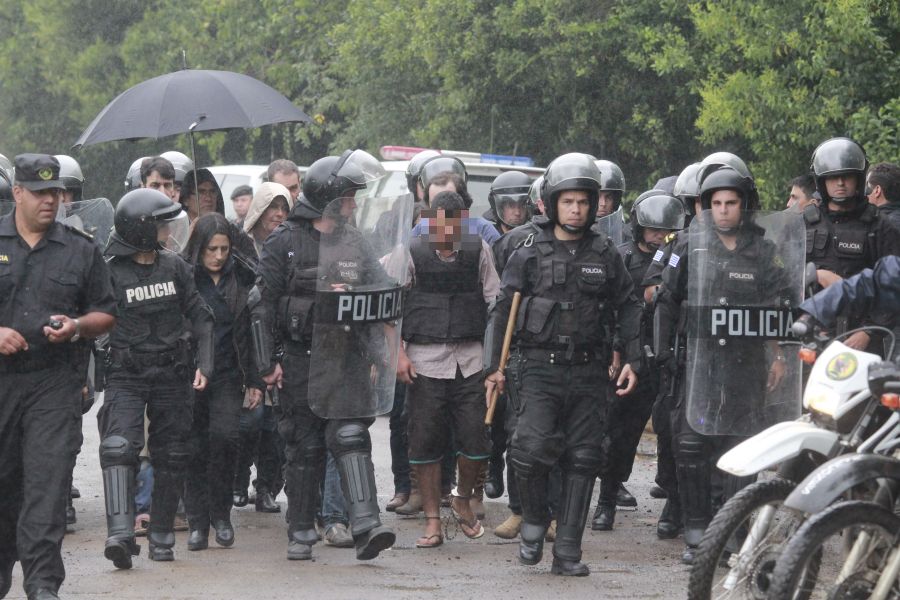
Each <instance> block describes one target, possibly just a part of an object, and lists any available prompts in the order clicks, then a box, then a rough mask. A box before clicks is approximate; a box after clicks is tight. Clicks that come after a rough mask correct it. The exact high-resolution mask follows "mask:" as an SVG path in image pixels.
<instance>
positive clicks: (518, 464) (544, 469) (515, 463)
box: [508, 448, 550, 477]
mask: <svg viewBox="0 0 900 600" xmlns="http://www.w3.org/2000/svg"><path fill="white" fill-rule="evenodd" d="M508 456H509V462H510V464H511V465H512V467H513V469H514V470H515V472H516V474H517V475H520V476H522V477H537V476H540V475H544V474H546V473H548V472H549V471H550V467H548V466H547V465H545V464H543V463H542V462H540V461H538V460H537V459H536V458H535V457H534V456H532V455H530V454H528V453H526V452H522V451H521V450H518V449H516V448H513V449H512V450H510V451H509V454H508Z"/></svg>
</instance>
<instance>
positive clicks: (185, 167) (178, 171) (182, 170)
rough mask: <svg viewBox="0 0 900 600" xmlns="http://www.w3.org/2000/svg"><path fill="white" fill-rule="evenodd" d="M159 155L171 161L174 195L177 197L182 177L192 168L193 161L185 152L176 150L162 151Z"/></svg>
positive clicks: (182, 182)
mask: <svg viewBox="0 0 900 600" xmlns="http://www.w3.org/2000/svg"><path fill="white" fill-rule="evenodd" d="M160 156H161V157H162V158H164V159H166V160H167V161H169V162H170V163H172V168H174V169H175V192H176V194H175V196H176V197H178V196H179V195H180V194H181V186H182V185H183V184H184V178H185V177H186V176H187V174H188V173H190V172H191V171H193V170H194V161H192V160H191V159H190V158H189V157H188V156H187V155H186V154H183V153H181V152H179V151H177V150H169V151H168V152H163V153H162V154H160Z"/></svg>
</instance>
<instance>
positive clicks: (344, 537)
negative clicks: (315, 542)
mask: <svg viewBox="0 0 900 600" xmlns="http://www.w3.org/2000/svg"><path fill="white" fill-rule="evenodd" d="M325 545H326V546H334V547H335V548H352V547H353V536H352V535H350V531H348V530H347V526H346V525H344V524H343V523H335V524H334V525H330V526H329V527H328V529H326V530H325Z"/></svg>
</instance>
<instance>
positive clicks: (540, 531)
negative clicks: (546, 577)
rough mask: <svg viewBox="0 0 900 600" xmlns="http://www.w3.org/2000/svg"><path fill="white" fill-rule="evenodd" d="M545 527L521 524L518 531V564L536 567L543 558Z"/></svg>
mask: <svg viewBox="0 0 900 600" xmlns="http://www.w3.org/2000/svg"><path fill="white" fill-rule="evenodd" d="M545 535H547V526H546V525H535V524H533V523H525V522H522V528H521V529H520V530H519V562H520V563H522V564H523V565H529V566H531V565H536V564H538V563H539V562H541V559H542V558H543V557H544V536H545Z"/></svg>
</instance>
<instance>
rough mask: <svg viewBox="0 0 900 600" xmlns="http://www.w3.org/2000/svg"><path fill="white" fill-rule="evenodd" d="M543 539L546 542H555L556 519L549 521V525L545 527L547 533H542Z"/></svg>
mask: <svg viewBox="0 0 900 600" xmlns="http://www.w3.org/2000/svg"><path fill="white" fill-rule="evenodd" d="M544 541H547V542H555V541H556V519H553V520H552V521H550V525H549V527H547V533H546V534H545V535H544Z"/></svg>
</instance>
